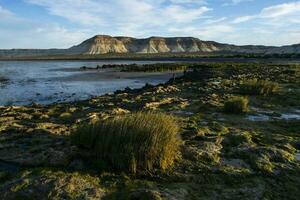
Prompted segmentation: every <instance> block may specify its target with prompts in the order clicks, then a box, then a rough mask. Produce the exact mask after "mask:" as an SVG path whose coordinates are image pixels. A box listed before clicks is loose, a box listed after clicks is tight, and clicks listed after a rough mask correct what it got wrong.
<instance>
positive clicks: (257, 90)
mask: <svg viewBox="0 0 300 200" xmlns="http://www.w3.org/2000/svg"><path fill="white" fill-rule="evenodd" d="M278 89H279V84H278V83H275V82H272V81H265V80H257V79H251V80H248V81H245V82H244V83H242V84H241V86H240V93H242V94H247V95H270V94H274V93H276V92H277V91H278Z"/></svg>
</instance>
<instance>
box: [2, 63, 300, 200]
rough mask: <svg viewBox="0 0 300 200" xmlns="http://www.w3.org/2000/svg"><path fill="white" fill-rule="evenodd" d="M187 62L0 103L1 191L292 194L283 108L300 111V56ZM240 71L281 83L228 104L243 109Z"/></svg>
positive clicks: (294, 173) (295, 133)
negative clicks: (150, 81)
mask: <svg viewBox="0 0 300 200" xmlns="http://www.w3.org/2000/svg"><path fill="white" fill-rule="evenodd" d="M272 62H273V60H272ZM168 65H169V64H168ZM185 65H186V66H187V67H188V69H189V70H187V72H186V73H185V75H184V76H182V77H178V78H176V79H175V80H174V81H170V82H167V83H165V84H160V85H158V86H152V85H147V86H146V87H143V88H140V89H130V90H129V89H127V90H125V91H118V92H116V93H114V94H107V95H103V96H99V97H93V98H92V99H89V100H85V101H77V102H69V103H67V102H66V103H58V104H51V105H46V106H45V105H31V106H2V107H1V106H0V158H1V159H0V191H1V193H0V199H8V200H14V199H107V200H109V199H146V198H148V197H149V199H172V198H173V199H188V200H189V199H208V200H212V199H291V200H296V199H298V197H299V196H300V192H299V188H300V162H299V160H300V154H299V152H300V138H299V133H300V123H299V119H298V118H287V119H285V118H284V117H283V116H284V115H293V116H294V115H295V116H296V117H297V116H299V109H300V101H299V98H300V65H289V64H286V65H277V64H274V62H273V63H272V64H266V63H263V64H260V63H250V62H248V63H232V62H226V63H186V64H185ZM116 66H117V65H116ZM107 67H111V66H107ZM118 67H120V65H118ZM124 67H126V66H125V65H124ZM166 68H167V66H166ZM120 69H121V68H120ZM246 78H247V80H255V79H256V80H269V81H270V82H276V83H278V84H279V85H280V92H279V91H278V92H277V93H276V95H269V96H265V95H256V96H250V97H249V100H250V101H251V110H250V111H249V113H246V114H245V115H228V114H226V113H224V110H225V104H226V103H227V102H230V101H231V100H232V99H236V98H237V99H240V100H239V101H233V102H234V103H231V104H230V103H229V105H230V106H229V108H230V109H229V110H230V113H234V112H232V110H234V111H236V110H238V112H237V113H238V114H239V113H241V111H244V110H245V111H246V110H248V108H247V109H245V106H243V105H245V104H244V103H243V102H245V101H244V100H241V99H247V98H246V97H239V96H235V95H236V94H237V92H240V91H238V89H240V86H241V85H242V84H243V83H245V79H246ZM246 82H247V81H246ZM243 94H244V93H243ZM247 95H248V93H247V94H246V95H245V96H247ZM241 96H243V95H241ZM231 97H233V98H231ZM224 102H225V104H224ZM236 102H238V103H236ZM227 105H228V103H227ZM223 106H224V107H223ZM243 107H244V109H243ZM237 108H238V109H237ZM149 109H155V110H157V111H160V112H162V113H168V114H167V115H166V114H160V113H148V112H146V111H147V110H149ZM137 112H138V113H137ZM130 113H133V114H130ZM169 114H170V115H174V116H176V120H175V119H174V118H173V117H171V116H169ZM166 118H167V119H169V120H166ZM177 126H178V127H177ZM174 127H175V128H174ZM177 131H178V134H175V132H177ZM72 132H73V134H71V136H70V133H72ZM153 133H154V134H153ZM176 135H177V137H178V138H180V140H178V139H176ZM163 136H166V137H170V138H171V139H166V137H164V139H161V137H163ZM70 137H71V139H72V140H70ZM72 141H73V142H72ZM172 141H173V142H172ZM178 143H180V146H178ZM74 144H76V145H75V146H74ZM166 151H169V152H166ZM170 151H172V152H170ZM158 152H159V153H158ZM158 154H159V155H158ZM166 154H167V155H166ZM145 155H146V157H145ZM167 157H168V158H170V159H169V160H168V159H166V158H167ZM174 157H175V158H174ZM177 157H178V158H180V159H178V160H175V159H176V158H177ZM167 162H168V163H167ZM166 163H167V164H166ZM162 164H163V166H162ZM170 168H171V169H172V170H171V171H167V170H168V169H170ZM161 169H165V170H166V171H164V170H161ZM132 172H136V173H132ZM216 191H217V192H216Z"/></svg>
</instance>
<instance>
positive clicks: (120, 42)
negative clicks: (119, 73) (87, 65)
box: [0, 35, 300, 59]
mask: <svg viewBox="0 0 300 200" xmlns="http://www.w3.org/2000/svg"><path fill="white" fill-rule="evenodd" d="M126 53H131V54H163V53H194V54H201V53H225V54H226V53H229V54H300V44H295V45H287V46H282V47H274V46H262V45H246V46H238V45H230V44H222V43H218V42H214V41H202V40H200V39H198V38H194V37H157V36H156V37H149V38H142V39H137V38H133V37H126V36H117V37H112V36H109V35H96V36H94V37H92V38H90V39H87V40H85V41H84V42H82V43H81V44H79V45H76V46H73V47H71V48H68V49H11V50H1V49H0V59H1V58H2V59H3V58H4V59H6V58H9V59H14V58H19V57H21V58H22V57H33V58H34V57H39V56H41V57H51V56H54V57H55V56H70V55H71V56H81V55H103V54H126Z"/></svg>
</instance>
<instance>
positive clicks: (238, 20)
mask: <svg viewBox="0 0 300 200" xmlns="http://www.w3.org/2000/svg"><path fill="white" fill-rule="evenodd" d="M255 18H256V16H251V15H248V16H241V17H237V18H235V19H234V20H233V21H232V23H234V24H239V23H242V22H246V21H249V20H251V19H255Z"/></svg>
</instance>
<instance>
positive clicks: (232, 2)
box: [223, 0, 254, 6]
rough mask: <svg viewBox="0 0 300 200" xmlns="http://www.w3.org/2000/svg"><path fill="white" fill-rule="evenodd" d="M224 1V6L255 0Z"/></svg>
mask: <svg viewBox="0 0 300 200" xmlns="http://www.w3.org/2000/svg"><path fill="white" fill-rule="evenodd" d="M223 1H224V4H223V5H224V6H232V5H237V4H239V3H244V2H250V1H254V0H223Z"/></svg>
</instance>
